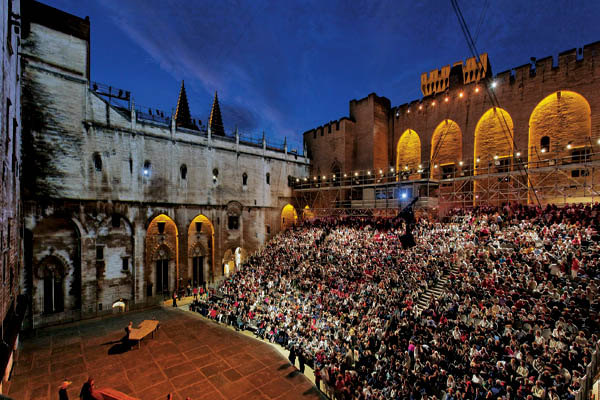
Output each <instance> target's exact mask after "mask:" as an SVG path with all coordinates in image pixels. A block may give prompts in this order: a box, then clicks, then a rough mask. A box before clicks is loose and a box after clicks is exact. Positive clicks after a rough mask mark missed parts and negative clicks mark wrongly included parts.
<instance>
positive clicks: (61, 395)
mask: <svg viewBox="0 0 600 400" xmlns="http://www.w3.org/2000/svg"><path fill="white" fill-rule="evenodd" d="M69 385H71V382H70V381H69V380H68V379H67V378H65V380H64V381H63V383H62V384H61V385H60V386H59V387H58V400H69V394H68V393H67V388H68V387H69Z"/></svg>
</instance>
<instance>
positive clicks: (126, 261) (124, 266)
mask: <svg viewBox="0 0 600 400" xmlns="http://www.w3.org/2000/svg"><path fill="white" fill-rule="evenodd" d="M121 262H122V266H121V270H123V271H128V270H129V257H123V258H121Z"/></svg>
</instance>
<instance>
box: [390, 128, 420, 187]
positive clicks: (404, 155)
mask: <svg viewBox="0 0 600 400" xmlns="http://www.w3.org/2000/svg"><path fill="white" fill-rule="evenodd" d="M420 164H421V139H420V138H419V134H418V133H417V132H415V131H413V130H412V129H407V130H405V131H404V133H402V135H401V136H400V139H398V145H397V146H396V171H397V172H398V173H400V171H404V170H406V171H412V172H415V173H412V174H411V175H410V178H411V179H414V178H418V177H419V174H418V173H416V171H418V170H419V169H421V168H420V167H419V165H420Z"/></svg>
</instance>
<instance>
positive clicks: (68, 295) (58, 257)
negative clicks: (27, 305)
mask: <svg viewBox="0 0 600 400" xmlns="http://www.w3.org/2000/svg"><path fill="white" fill-rule="evenodd" d="M26 248H29V245H28V244H26ZM25 257H28V258H29V257H31V259H30V260H25V264H26V265H28V266H31V267H32V269H33V271H32V273H31V275H30V276H31V293H30V295H31V297H32V314H33V315H34V317H36V316H40V315H44V316H45V317H44V319H42V320H40V322H39V323H38V324H40V325H43V324H45V323H46V322H47V323H52V322H58V321H60V320H61V318H62V317H61V315H62V314H61V313H62V312H63V311H64V312H68V311H73V310H79V309H81V287H82V284H81V234H80V231H79V230H78V228H77V224H76V223H75V222H74V221H73V220H72V219H69V218H66V217H61V216H50V217H46V218H44V219H42V220H41V221H40V222H39V223H38V224H37V225H36V227H35V228H34V229H33V237H32V243H31V251H28V250H27V251H26V254H25ZM51 315H52V316H51ZM34 324H36V322H35V319H34Z"/></svg>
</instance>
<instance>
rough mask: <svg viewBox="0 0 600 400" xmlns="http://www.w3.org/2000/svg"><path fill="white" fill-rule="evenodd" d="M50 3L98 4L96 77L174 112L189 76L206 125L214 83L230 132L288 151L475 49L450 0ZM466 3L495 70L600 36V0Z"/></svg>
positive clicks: (394, 98)
mask: <svg viewBox="0 0 600 400" xmlns="http://www.w3.org/2000/svg"><path fill="white" fill-rule="evenodd" d="M42 2H45V3H46V4H49V5H51V6H53V7H56V8H59V9H61V10H64V11H67V12H70V13H72V14H75V15H77V16H80V17H85V16H86V15H89V16H90V20H91V29H92V32H91V74H92V80H94V81H98V82H101V83H105V84H109V85H113V86H116V87H119V88H123V89H125V90H130V91H131V92H132V94H133V97H134V100H135V103H136V105H141V106H147V107H152V108H160V109H162V110H165V111H168V112H171V111H172V110H173V109H174V107H175V105H176V102H177V96H178V91H179V87H180V85H181V80H182V79H183V80H185V85H186V89H187V94H188V98H189V100H190V109H191V111H192V114H193V115H194V116H196V117H198V118H200V119H202V121H203V123H204V122H205V121H206V120H207V117H208V115H209V113H210V106H211V103H212V99H213V96H214V92H215V90H217V91H218V93H219V100H220V102H221V110H222V112H223V122H224V124H225V127H226V130H232V129H233V128H234V126H236V125H237V126H238V127H239V130H240V132H241V133H243V134H247V135H254V136H260V135H262V131H265V133H266V135H267V137H268V138H269V139H271V140H272V141H273V142H274V143H276V142H279V143H282V142H283V138H284V137H287V138H288V143H290V149H292V148H297V147H299V146H301V143H302V132H304V131H306V130H309V129H311V128H314V127H316V126H319V125H322V124H324V123H326V122H328V121H330V120H333V119H338V118H340V117H342V116H347V115H348V101H349V100H351V99H359V98H363V97H365V96H366V95H368V94H369V93H371V92H375V93H377V94H378V95H380V96H386V97H388V98H389V99H390V100H391V102H392V105H399V104H402V103H405V102H408V101H411V100H414V99H418V98H420V97H421V92H420V90H419V85H420V74H421V73H422V72H425V71H429V70H432V69H434V68H439V67H441V66H443V65H448V64H452V63H453V62H455V61H458V60H464V59H466V58H468V57H470V54H469V50H468V47H467V44H466V41H465V38H464V36H463V34H462V32H461V30H460V26H459V24H458V20H457V18H456V16H455V14H454V12H453V9H452V6H451V3H450V0H443V1H442V0H436V1H405V0H381V1H378V0H347V1H333V0H332V1H329V0H315V1H313V0H303V1H301V0H297V1H285V0H243V1H242V0H238V1H236V0H211V1H205V0H42ZM459 4H460V6H461V9H462V11H463V14H464V16H465V19H466V21H467V24H468V25H469V28H470V30H471V33H472V35H473V37H474V38H475V40H476V45H477V47H478V50H479V51H480V52H487V53H488V54H489V57H490V61H491V65H492V71H493V72H494V74H495V73H498V72H500V71H504V70H506V69H510V68H514V67H517V66H519V65H522V64H526V63H528V62H529V60H530V57H537V58H542V57H545V56H548V55H554V56H555V57H556V56H557V54H558V53H559V52H561V51H564V50H567V49H571V48H574V47H582V46H583V45H584V44H587V43H591V42H594V41H597V40H600V23H599V22H598V17H599V16H600V1H598V0H579V1H576V0H572V1H558V0H555V1H551V0H546V1H540V0H506V1H504V0H502V1H501V0H496V1H494V0H492V1H489V0H478V1H474V0H459ZM555 62H556V59H555Z"/></svg>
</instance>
